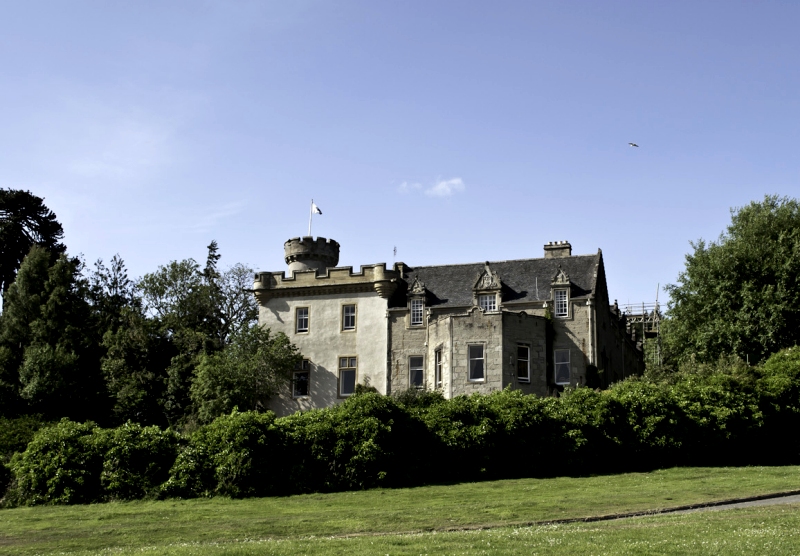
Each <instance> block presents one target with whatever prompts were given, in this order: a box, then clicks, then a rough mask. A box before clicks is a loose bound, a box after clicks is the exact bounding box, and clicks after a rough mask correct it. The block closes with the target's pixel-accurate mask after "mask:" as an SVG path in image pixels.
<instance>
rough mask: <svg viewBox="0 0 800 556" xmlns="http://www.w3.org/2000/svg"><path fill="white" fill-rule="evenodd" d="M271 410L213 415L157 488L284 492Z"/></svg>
mask: <svg viewBox="0 0 800 556" xmlns="http://www.w3.org/2000/svg"><path fill="white" fill-rule="evenodd" d="M274 421H275V415H274V414H273V413H271V412H268V413H256V412H253V411H248V412H244V413H240V412H238V411H236V410H234V411H233V412H232V413H231V414H230V415H225V416H223V417H219V418H217V419H215V420H214V421H213V422H211V423H210V424H209V425H206V426H204V427H201V428H200V429H198V430H197V431H196V432H194V433H193V434H192V436H191V437H190V439H189V442H188V445H187V446H186V447H185V448H184V450H183V451H181V453H180V454H179V455H178V457H177V459H176V460H175V464H174V465H173V466H172V469H171V471H170V477H169V480H168V481H167V483H166V484H165V485H164V487H163V492H164V494H165V495H168V496H184V497H191V496H211V495H215V494H217V495H225V496H232V497H245V496H265V495H268V494H276V493H280V492H286V476H285V473H284V472H283V466H284V465H285V464H286V463H287V462H286V458H285V457H284V455H283V451H284V450H283V440H282V438H281V435H280V434H279V433H278V432H277V431H276V430H275V427H274V426H273V423H274Z"/></svg>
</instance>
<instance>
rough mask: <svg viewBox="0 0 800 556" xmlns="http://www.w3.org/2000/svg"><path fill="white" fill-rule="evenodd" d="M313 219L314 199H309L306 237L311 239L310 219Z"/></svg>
mask: <svg viewBox="0 0 800 556" xmlns="http://www.w3.org/2000/svg"><path fill="white" fill-rule="evenodd" d="M313 217H314V199H311V206H310V207H308V236H309V237H311V219H312V218H313Z"/></svg>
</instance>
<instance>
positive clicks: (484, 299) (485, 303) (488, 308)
mask: <svg viewBox="0 0 800 556" xmlns="http://www.w3.org/2000/svg"><path fill="white" fill-rule="evenodd" d="M478 306H479V307H480V308H481V309H483V310H484V311H485V312H487V313H493V312H495V311H497V296H496V295H495V294H493V293H492V294H485V295H479V296H478Z"/></svg>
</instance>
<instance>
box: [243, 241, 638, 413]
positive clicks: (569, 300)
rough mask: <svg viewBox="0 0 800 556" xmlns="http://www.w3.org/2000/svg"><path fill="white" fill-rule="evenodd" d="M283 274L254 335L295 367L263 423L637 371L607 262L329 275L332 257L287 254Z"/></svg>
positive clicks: (557, 385)
mask: <svg viewBox="0 0 800 556" xmlns="http://www.w3.org/2000/svg"><path fill="white" fill-rule="evenodd" d="M284 253H285V260H286V263H287V264H288V265H289V268H288V272H287V271H279V272H261V273H258V274H257V275H256V278H255V283H254V287H253V289H254V293H255V295H256V298H257V299H258V303H259V324H260V325H261V326H264V327H267V328H270V329H271V330H272V331H273V332H284V333H285V334H286V335H287V336H288V337H289V339H290V340H291V342H292V343H294V344H295V345H296V346H297V347H298V348H299V350H300V352H301V353H302V355H303V361H302V363H301V364H300V365H298V367H297V369H296V370H295V372H294V373H293V377H292V382H291V384H290V385H289V386H287V388H286V389H285V391H283V392H281V393H280V394H279V395H278V396H274V397H273V398H272V399H271V400H270V401H269V403H268V407H269V409H271V410H273V411H275V413H277V414H278V415H287V414H291V413H293V412H295V411H297V410H307V409H312V408H320V407H329V406H331V405H333V404H336V403H337V402H339V401H341V400H342V399H344V398H346V397H348V396H350V395H351V394H353V392H354V391H355V388H356V385H357V384H364V385H368V386H372V387H375V388H376V389H377V390H378V391H379V392H381V393H383V394H391V393H392V392H397V391H401V390H405V389H408V388H423V387H427V388H430V389H437V390H440V391H441V392H442V393H443V395H444V397H445V398H452V397H455V396H459V395H462V394H472V393H475V392H480V393H484V394H488V393H490V392H493V391H496V390H501V389H503V388H506V387H511V388H513V389H518V390H521V391H523V392H525V393H527V394H535V395H539V396H552V395H556V394H557V393H558V392H560V391H562V390H563V388H564V387H566V386H572V387H580V386H588V387H592V388H603V387H606V386H608V385H609V384H610V383H612V382H615V381H619V380H621V379H623V378H625V377H627V376H630V375H634V374H641V373H642V372H643V370H644V361H643V355H642V346H641V342H637V338H636V337H635V332H634V331H632V330H631V329H630V327H629V326H628V325H627V323H626V319H625V315H624V314H622V313H621V312H620V310H619V308H618V307H617V304H616V302H615V303H614V305H610V304H609V298H608V289H607V286H606V277H605V268H604V264H603V255H602V251H600V250H598V251H597V253H595V254H591V255H572V246H571V245H570V244H569V243H568V242H566V241H558V242H551V243H548V244H546V245H545V246H544V253H543V257H541V258H533V259H520V260H512V261H494V262H485V263H470V264H456V265H440V266H418V267H412V266H408V265H406V264H405V263H402V262H398V263H395V264H394V265H393V266H392V267H391V268H387V266H386V264H385V263H380V264H374V265H365V266H362V267H361V270H360V271H359V272H354V271H353V269H352V267H337V266H336V265H337V264H338V262H339V244H338V243H337V242H336V241H334V240H331V239H325V238H322V237H318V238H316V239H315V238H313V237H303V238H293V239H290V240H289V241H287V242H286V243H285V244H284Z"/></svg>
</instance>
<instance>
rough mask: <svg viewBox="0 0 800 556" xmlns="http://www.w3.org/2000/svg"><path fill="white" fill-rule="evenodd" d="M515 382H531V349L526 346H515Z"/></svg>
mask: <svg viewBox="0 0 800 556" xmlns="http://www.w3.org/2000/svg"><path fill="white" fill-rule="evenodd" d="M517 380H518V381H520V382H530V381H531V348H529V347H528V346H520V345H518V346H517Z"/></svg>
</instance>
